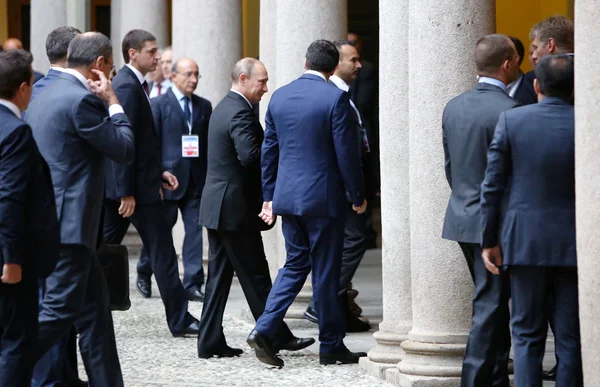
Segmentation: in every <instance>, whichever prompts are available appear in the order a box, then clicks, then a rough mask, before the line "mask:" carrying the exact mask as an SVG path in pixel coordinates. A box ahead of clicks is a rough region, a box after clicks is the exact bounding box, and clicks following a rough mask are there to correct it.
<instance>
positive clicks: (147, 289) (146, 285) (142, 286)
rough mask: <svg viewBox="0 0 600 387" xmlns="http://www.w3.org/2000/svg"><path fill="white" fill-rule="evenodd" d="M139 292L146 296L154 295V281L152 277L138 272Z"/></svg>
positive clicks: (137, 283)
mask: <svg viewBox="0 0 600 387" xmlns="http://www.w3.org/2000/svg"><path fill="white" fill-rule="evenodd" d="M135 284H136V286H137V290H138V292H140V294H141V295H142V297H144V298H150V297H152V281H150V277H148V276H147V275H144V274H138V277H137V281H136V282H135Z"/></svg>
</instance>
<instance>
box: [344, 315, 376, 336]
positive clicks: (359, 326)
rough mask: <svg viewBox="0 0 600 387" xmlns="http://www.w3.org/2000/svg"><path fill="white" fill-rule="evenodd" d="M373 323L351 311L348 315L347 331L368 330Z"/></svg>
mask: <svg viewBox="0 0 600 387" xmlns="http://www.w3.org/2000/svg"><path fill="white" fill-rule="evenodd" d="M370 329H371V324H369V323H366V322H364V321H363V320H361V319H359V318H358V317H356V316H354V315H353V314H351V313H349V314H348V316H347V317H346V332H368V331H369V330H370Z"/></svg>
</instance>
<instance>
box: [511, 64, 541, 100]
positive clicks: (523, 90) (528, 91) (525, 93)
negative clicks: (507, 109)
mask: <svg viewBox="0 0 600 387" xmlns="http://www.w3.org/2000/svg"><path fill="white" fill-rule="evenodd" d="M534 79H535V71H530V72H528V73H527V74H524V75H523V80H521V83H520V84H519V87H518V88H517V91H516V92H515V97H514V98H515V99H516V100H517V101H519V104H520V105H522V106H525V105H531V104H533V103H537V101H538V98H537V94H536V93H535V89H534V88H533V80H534Z"/></svg>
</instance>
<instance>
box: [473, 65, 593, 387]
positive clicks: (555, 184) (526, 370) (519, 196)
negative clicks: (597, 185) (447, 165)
mask: <svg viewBox="0 0 600 387" xmlns="http://www.w3.org/2000/svg"><path fill="white" fill-rule="evenodd" d="M573 73H574V72H573V58H572V57H571V56H568V55H553V56H547V57H544V58H543V59H541V60H539V61H538V63H537V66H536V70H535V75H536V82H535V84H534V87H535V89H536V92H537V93H538V96H539V100H540V101H539V103H537V104H534V105H529V106H525V107H521V108H517V109H513V110H510V111H506V112H504V113H502V114H501V115H500V119H499V120H498V125H497V127H496V132H495V133H494V139H493V141H492V144H491V146H490V149H489V152H488V165H487V169H486V172H485V180H484V181H483V184H482V185H481V224H482V239H483V260H484V262H485V265H486V267H487V269H488V270H489V272H490V273H493V274H494V275H499V274H500V273H501V271H502V270H503V269H502V268H501V266H502V265H505V266H507V267H508V272H509V273H510V280H511V290H512V291H511V293H512V318H511V324H512V337H513V343H514V347H515V350H514V351H515V384H516V385H517V386H519V387H521V386H523V387H530V386H531V387H534V386H541V385H542V360H543V358H544V352H545V345H546V335H547V331H548V321H549V320H552V321H553V322H554V328H553V329H554V340H555V351H556V355H557V357H558V358H559V359H560V362H559V363H558V369H557V373H556V385H557V386H583V377H582V368H581V367H582V365H581V344H580V334H579V307H578V290H577V253H576V239H575V141H574V127H575V119H574V107H573V106H572V105H571V104H570V103H569V101H570V99H571V98H572V96H573V86H574V76H573V75H574V74H573ZM509 181H510V192H508V198H507V204H506V210H505V211H502V208H501V207H502V201H503V197H504V196H505V195H506V187H507V185H508V182H509ZM501 211H502V213H503V215H504V219H503V220H502V222H500V219H499V217H500V213H501ZM499 235H501V238H499ZM500 249H502V251H501V250H500ZM549 302H551V303H552V307H551V308H548V303H549Z"/></svg>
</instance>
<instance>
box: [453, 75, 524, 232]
mask: <svg viewBox="0 0 600 387" xmlns="http://www.w3.org/2000/svg"><path fill="white" fill-rule="evenodd" d="M517 104H518V102H517V101H515V100H514V99H512V98H511V97H509V96H508V95H507V94H506V93H505V92H504V90H502V89H501V88H500V87H498V86H495V85H491V84H488V83H484V82H480V83H478V84H477V85H476V86H475V87H474V88H473V89H471V90H469V91H467V92H465V93H463V94H461V95H459V96H458V97H456V98H454V99H452V100H451V101H450V102H448V104H447V105H446V108H445V109H444V113H443V118H442V128H443V142H444V153H445V169H446V177H447V179H448V183H449V184H450V188H451V189H452V193H451V194H450V199H449V201H448V207H447V209H446V216H445V218H444V229H443V232H442V238H445V239H450V240H453V241H458V242H468V243H480V242H481V228H480V199H479V197H480V193H481V182H482V181H483V178H484V176H485V168H486V166H487V150H488V147H489V145H490V143H491V142H492V138H493V136H494V130H495V128H496V123H497V122H498V117H499V116H500V113H502V112H503V111H505V110H508V109H511V108H513V107H515V106H516V105H517Z"/></svg>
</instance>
